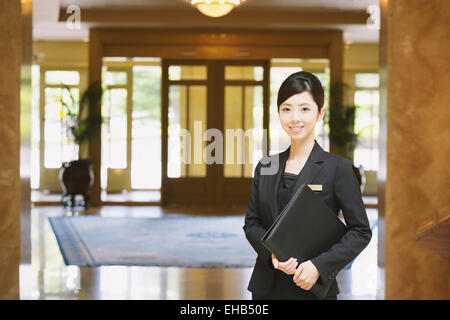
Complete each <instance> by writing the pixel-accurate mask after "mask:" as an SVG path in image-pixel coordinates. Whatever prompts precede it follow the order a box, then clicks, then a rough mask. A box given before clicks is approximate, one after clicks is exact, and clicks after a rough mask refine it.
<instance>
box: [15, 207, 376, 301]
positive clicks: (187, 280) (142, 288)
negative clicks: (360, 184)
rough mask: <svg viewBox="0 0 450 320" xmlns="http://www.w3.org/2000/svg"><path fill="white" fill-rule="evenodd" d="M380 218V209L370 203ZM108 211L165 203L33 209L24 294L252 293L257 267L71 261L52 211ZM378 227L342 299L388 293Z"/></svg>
mask: <svg viewBox="0 0 450 320" xmlns="http://www.w3.org/2000/svg"><path fill="white" fill-rule="evenodd" d="M367 212H368V215H369V217H370V219H371V220H374V219H375V220H376V217H377V212H376V210H375V209H367ZM81 214H85V215H102V216H113V217H161V216H162V215H164V214H165V213H164V212H163V210H162V209H161V208H160V207H156V206H154V207H122V206H109V207H103V208H101V209H100V210H96V209H89V210H87V211H86V212H84V213H78V212H65V211H64V210H63V209H62V208H61V207H36V208H33V209H32V211H31V215H30V217H29V218H30V219H31V261H30V262H28V261H24V263H22V264H21V270H20V285H21V293H20V295H21V299H155V300H158V299H195V300H197V299H198V300H202V299H250V298H251V295H250V293H249V292H248V291H247V284H248V281H249V279H250V275H251V271H252V270H251V268H243V269H239V268H236V269H204V268H175V267H170V268H164V267H125V266H105V267H96V268H86V267H78V266H66V265H65V264H64V261H63V258H62V255H61V253H60V251H59V247H58V244H57V241H56V238H55V236H54V234H53V231H52V229H51V226H50V224H49V222H48V219H47V218H48V217H49V216H61V215H81ZM376 259H377V230H376V229H374V230H373V237H372V241H371V242H370V244H369V245H368V247H367V248H366V249H365V250H364V251H363V252H362V253H361V255H360V256H359V257H358V258H357V259H356V260H355V261H354V262H353V264H352V266H351V268H349V269H344V270H342V271H341V272H340V273H339V274H338V283H339V286H340V290H341V294H340V295H339V296H338V298H339V299H384V285H383V284H384V273H383V271H382V270H380V269H378V268H377V263H376Z"/></svg>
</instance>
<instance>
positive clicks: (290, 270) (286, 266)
mask: <svg viewBox="0 0 450 320" xmlns="http://www.w3.org/2000/svg"><path fill="white" fill-rule="evenodd" d="M272 264H273V267H274V268H275V269H277V270H280V271H283V272H284V273H286V274H287V275H291V274H294V273H295V271H296V270H297V266H298V262H297V259H294V258H290V259H289V260H287V261H285V262H280V261H279V260H278V258H277V257H275V255H274V254H273V253H272Z"/></svg>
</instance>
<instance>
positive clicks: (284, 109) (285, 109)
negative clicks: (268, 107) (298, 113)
mask: <svg viewBox="0 0 450 320" xmlns="http://www.w3.org/2000/svg"><path fill="white" fill-rule="evenodd" d="M281 110H283V111H289V108H283V109H281Z"/></svg>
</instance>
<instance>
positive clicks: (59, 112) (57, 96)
mask: <svg viewBox="0 0 450 320" xmlns="http://www.w3.org/2000/svg"><path fill="white" fill-rule="evenodd" d="M71 92H72V96H73V98H74V99H75V101H76V102H77V101H78V99H79V90H78V89H76V88H72V89H71ZM62 99H63V100H64V101H69V100H70V96H69V93H68V92H67V90H62V89H61V88H45V108H44V139H45V140H44V144H45V147H44V167H45V168H59V167H61V164H62V162H65V161H71V160H74V159H76V158H77V152H76V151H77V149H76V147H75V145H74V143H73V142H72V141H70V140H69V138H68V135H67V132H66V128H65V127H64V123H63V121H62V120H63V117H64V109H63V107H62V103H61V101H62Z"/></svg>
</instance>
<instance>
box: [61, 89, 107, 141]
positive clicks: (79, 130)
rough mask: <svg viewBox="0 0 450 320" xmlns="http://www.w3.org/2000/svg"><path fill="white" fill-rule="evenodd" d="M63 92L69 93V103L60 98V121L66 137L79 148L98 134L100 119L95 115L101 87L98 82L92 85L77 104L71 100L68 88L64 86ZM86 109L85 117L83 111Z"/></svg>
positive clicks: (99, 100) (71, 96)
mask: <svg viewBox="0 0 450 320" xmlns="http://www.w3.org/2000/svg"><path fill="white" fill-rule="evenodd" d="M63 90H67V91H68V93H69V97H70V99H69V101H64V99H63V98H61V103H62V105H63V107H64V108H63V115H62V117H61V121H63V122H64V124H65V126H66V132H67V136H68V138H69V139H70V140H72V141H73V142H74V143H76V144H78V146H81V145H82V144H83V143H85V142H86V141H89V139H90V138H91V137H92V136H94V135H95V134H96V133H97V132H99V130H100V128H101V124H102V117H101V116H100V115H97V114H96V113H95V112H96V108H97V107H98V105H99V104H100V103H101V97H102V92H103V90H102V87H101V86H100V84H99V83H98V82H94V83H92V84H91V85H90V86H89V87H88V88H87V89H86V91H85V92H84V93H83V95H82V96H81V100H80V103H79V104H78V103H77V102H76V101H75V99H74V98H73V95H72V92H71V91H70V88H69V87H67V86H64V88H63ZM86 108H87V115H86V116H85V115H84V113H86V112H85V111H84V110H86Z"/></svg>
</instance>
